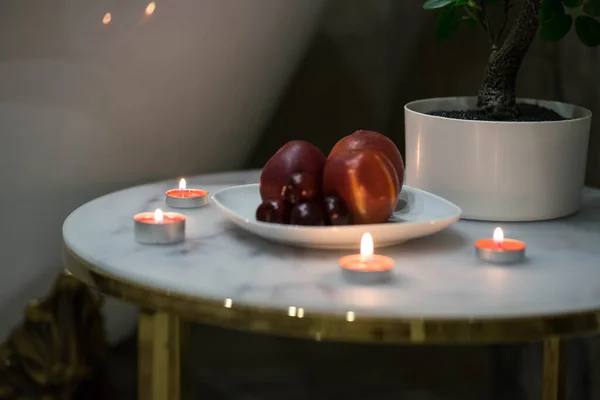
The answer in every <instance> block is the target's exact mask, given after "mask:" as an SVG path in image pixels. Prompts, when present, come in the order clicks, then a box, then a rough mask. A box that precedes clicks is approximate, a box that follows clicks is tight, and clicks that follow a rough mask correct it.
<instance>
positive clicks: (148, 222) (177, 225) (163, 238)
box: [133, 209, 185, 244]
mask: <svg viewBox="0 0 600 400" xmlns="http://www.w3.org/2000/svg"><path fill="white" fill-rule="evenodd" d="M133 221H134V224H135V240H137V241H138V242H140V243H147V244H170V243H177V242H181V241H183V240H184V239H185V215H183V214H179V213H174V212H166V213H163V212H162V211H161V210H160V209H157V210H156V211H154V212H143V213H139V214H136V215H134V216H133Z"/></svg>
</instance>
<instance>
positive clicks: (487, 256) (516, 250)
mask: <svg viewBox="0 0 600 400" xmlns="http://www.w3.org/2000/svg"><path fill="white" fill-rule="evenodd" d="M526 247H527V245H526V244H525V242H521V241H520V240H514V239H505V238H504V232H503V231H502V228H496V229H495V230H494V236H493V238H492V239H482V240H478V241H477V242H476V243H475V249H476V252H477V256H478V257H479V258H480V259H481V260H483V261H486V262H491V263H501V264H507V263H516V262H520V261H522V260H523V259H524V258H525V248H526Z"/></svg>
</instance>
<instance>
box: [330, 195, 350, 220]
mask: <svg viewBox="0 0 600 400" xmlns="http://www.w3.org/2000/svg"><path fill="white" fill-rule="evenodd" d="M324 209H325V217H326V219H327V222H328V223H329V224H331V225H350V224H352V218H351V215H350V211H348V207H346V203H344V200H342V199H341V198H339V197H337V196H327V197H325V200H324Z"/></svg>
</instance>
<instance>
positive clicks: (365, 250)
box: [360, 232, 373, 261]
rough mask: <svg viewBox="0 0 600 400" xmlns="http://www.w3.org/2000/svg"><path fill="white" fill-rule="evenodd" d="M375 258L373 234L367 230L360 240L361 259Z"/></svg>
mask: <svg viewBox="0 0 600 400" xmlns="http://www.w3.org/2000/svg"><path fill="white" fill-rule="evenodd" d="M372 258H373V236H371V234H370V233H369V232H365V233H363V235H362V238H361V240H360V260H361V261H368V260H370V259H372Z"/></svg>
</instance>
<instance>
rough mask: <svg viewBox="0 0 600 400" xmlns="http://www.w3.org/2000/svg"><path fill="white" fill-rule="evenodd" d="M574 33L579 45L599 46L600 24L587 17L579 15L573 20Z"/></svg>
mask: <svg viewBox="0 0 600 400" xmlns="http://www.w3.org/2000/svg"><path fill="white" fill-rule="evenodd" d="M575 31H576V32H577V36H579V40H581V43H583V44H585V45H586V46H589V47H596V46H599V45H600V22H598V21H596V20H595V19H594V18H592V17H588V16H587V15H580V16H579V17H577V19H576V20H575Z"/></svg>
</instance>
